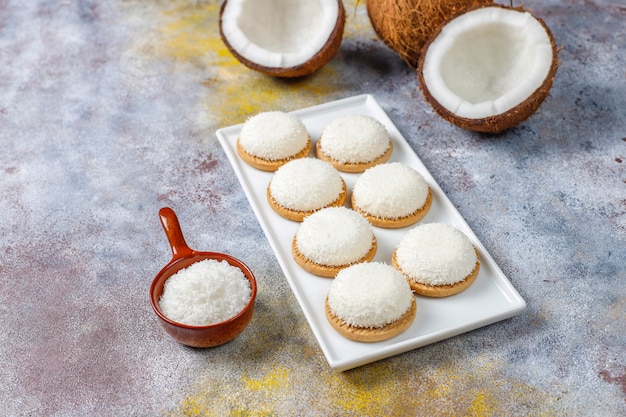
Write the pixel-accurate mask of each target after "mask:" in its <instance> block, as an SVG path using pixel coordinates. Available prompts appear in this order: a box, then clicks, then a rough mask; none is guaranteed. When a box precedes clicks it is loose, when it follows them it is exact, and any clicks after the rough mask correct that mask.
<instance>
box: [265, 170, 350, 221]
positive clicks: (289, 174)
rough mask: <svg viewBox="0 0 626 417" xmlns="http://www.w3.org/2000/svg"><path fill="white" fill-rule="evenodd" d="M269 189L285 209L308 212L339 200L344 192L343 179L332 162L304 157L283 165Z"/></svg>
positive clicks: (275, 174) (273, 178)
mask: <svg viewBox="0 0 626 417" xmlns="http://www.w3.org/2000/svg"><path fill="white" fill-rule="evenodd" d="M269 187H270V192H271V194H272V197H274V199H275V200H276V201H277V202H278V203H279V204H280V205H281V206H283V207H286V208H288V209H292V210H299V211H308V210H315V209H318V208H321V207H324V206H327V205H328V204H330V203H332V202H334V201H336V200H337V199H338V198H339V195H340V194H341V193H342V192H343V180H342V179H341V175H340V174H339V171H337V170H336V169H335V167H333V166H332V165H331V164H330V163H328V162H325V161H322V160H319V159H314V158H300V159H294V160H293V161H290V162H287V163H286V164H285V165H283V166H281V167H280V168H279V169H278V170H277V171H276V172H275V173H274V176H273V177H272V180H271V182H270V185H269Z"/></svg>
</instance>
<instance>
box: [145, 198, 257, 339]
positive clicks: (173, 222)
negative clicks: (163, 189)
mask: <svg viewBox="0 0 626 417" xmlns="http://www.w3.org/2000/svg"><path fill="white" fill-rule="evenodd" d="M159 217H160V219H161V225H162V226H163V230H164V231H165V234H166V235H167V239H168V241H169V243H170V247H171V248H172V260H171V261H170V262H169V263H168V264H167V265H165V267H163V269H161V271H160V272H159V273H158V274H157V275H156V277H155V278H154V280H153V281H152V285H151V286H150V302H151V304H152V308H153V309H154V312H155V313H156V315H157V317H158V319H159V321H160V322H161V325H162V326H163V328H164V329H165V331H166V332H167V333H168V334H169V335H170V336H172V337H173V338H174V339H175V340H177V341H178V342H180V343H182V344H184V345H187V346H191V347H196V348H206V347H213V346H218V345H221V344H224V343H226V342H229V341H231V340H233V339H234V338H235V337H237V336H238V335H239V334H240V333H241V332H242V331H243V330H244V329H245V328H246V326H247V325H248V323H249V322H250V320H251V319H252V313H253V312H254V303H255V300H256V293H257V285H256V279H255V278H254V275H253V274H252V271H250V269H249V268H248V267H247V266H246V265H245V264H244V263H243V262H241V261H240V260H239V259H236V258H234V257H232V256H230V255H227V254H224V253H218V252H197V251H195V250H193V249H190V248H189V246H187V243H186V242H185V239H184V237H183V234H182V231H181V228H180V224H179V222H178V218H177V217H176V213H174V210H172V209H171V208H169V207H164V208H162V209H161V210H159ZM205 259H215V260H217V261H226V262H228V263H229V264H230V265H232V266H235V267H237V268H239V269H241V271H242V272H243V274H244V275H245V277H246V278H247V279H248V281H249V282H250V288H251V290H252V293H251V296H250V300H249V301H248V304H246V306H245V307H244V308H243V310H241V311H240V312H239V313H238V314H236V315H235V316H234V317H231V318H230V319H228V320H225V321H222V322H219V323H215V324H209V325H206V326H190V325H187V324H183V323H178V322H176V321H173V320H170V319H169V318H167V317H166V316H165V315H164V314H163V313H162V312H161V310H160V309H159V299H160V298H161V295H162V294H163V286H164V285H165V281H167V279H168V278H169V277H171V276H172V275H174V274H175V273H177V272H178V271H180V270H181V269H183V268H186V267H188V266H189V265H191V264H193V263H194V262H199V261H203V260H205Z"/></svg>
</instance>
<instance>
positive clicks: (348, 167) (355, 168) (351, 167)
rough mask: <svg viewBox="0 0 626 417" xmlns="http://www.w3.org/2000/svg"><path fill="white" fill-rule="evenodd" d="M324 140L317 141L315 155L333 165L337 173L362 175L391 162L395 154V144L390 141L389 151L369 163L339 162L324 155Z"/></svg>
mask: <svg viewBox="0 0 626 417" xmlns="http://www.w3.org/2000/svg"><path fill="white" fill-rule="evenodd" d="M322 139H323V138H320V140H318V141H317V144H316V145H315V154H316V156H317V158H318V159H321V160H322V161H326V162H329V163H331V164H332V165H333V166H334V167H335V169H336V170H337V171H341V172H351V173H361V172H363V171H365V170H366V169H367V168H371V167H373V166H375V165H378V164H382V163H384V162H387V160H389V158H390V157H391V153H392V152H393V142H392V141H391V140H390V141H389V148H387V150H386V151H385V153H384V154H382V155H381V156H379V157H378V158H376V159H374V160H372V161H369V162H339V161H337V160H336V159H333V158H331V157H330V156H328V155H326V154H325V153H324V151H322V145H321V143H322Z"/></svg>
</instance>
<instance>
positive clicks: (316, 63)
mask: <svg viewBox="0 0 626 417" xmlns="http://www.w3.org/2000/svg"><path fill="white" fill-rule="evenodd" d="M227 3H228V0H225V1H224V2H223V3H222V6H221V7H220V21H219V29H220V38H221V39H222V42H224V45H226V48H227V49H228V50H229V51H230V53H231V54H232V55H233V56H234V57H235V59H236V60H237V61H239V62H240V63H242V64H243V65H245V66H246V67H248V68H250V69H252V70H255V71H258V72H261V73H263V74H266V75H271V76H273V77H281V78H295V77H303V76H306V75H310V74H312V73H314V72H315V71H317V70H318V69H320V68H321V67H323V66H324V65H326V64H327V63H328V62H329V61H330V60H331V59H332V58H333V57H334V56H335V55H336V54H337V52H338V51H339V48H340V46H341V41H342V40H343V30H344V26H345V23H346V11H345V8H344V7H343V2H342V1H341V0H337V5H338V6H339V10H338V12H337V22H336V23H335V28H334V29H333V31H332V32H331V34H330V36H329V37H328V41H327V42H326V43H325V44H324V46H323V47H322V49H320V50H319V51H318V52H317V53H316V54H315V55H313V56H312V57H311V59H309V60H308V61H307V62H305V63H303V64H301V65H297V66H295V67H287V68H275V67H266V66H263V65H259V64H257V63H256V62H252V61H250V60H248V59H246V58H244V57H243V56H241V55H240V54H239V53H238V52H237V50H235V48H233V47H232V46H231V44H230V43H229V42H228V39H227V38H226V36H224V32H223V31H222V15H223V13H224V9H225V8H226V4H227Z"/></svg>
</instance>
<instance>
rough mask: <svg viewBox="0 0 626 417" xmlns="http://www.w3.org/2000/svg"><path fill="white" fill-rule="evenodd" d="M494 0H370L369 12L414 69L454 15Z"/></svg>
mask: <svg viewBox="0 0 626 417" xmlns="http://www.w3.org/2000/svg"><path fill="white" fill-rule="evenodd" d="M492 3H493V0H366V6H367V14H368V15H369V18H370V22H371V23H372V26H373V27H374V30H375V31H376V34H377V35H378V37H379V38H380V39H381V40H382V41H383V42H385V43H386V44H387V45H388V46H389V47H390V48H391V49H393V50H394V51H395V52H396V53H398V55H400V58H402V60H403V61H404V62H406V63H407V64H408V65H410V66H411V67H412V68H417V65H418V62H419V56H420V51H421V50H422V47H423V46H424V44H425V43H426V42H427V41H428V39H429V38H430V37H431V35H432V34H433V33H435V31H436V30H437V28H439V26H440V25H441V24H442V23H443V22H444V21H446V20H448V19H449V18H450V17H452V16H454V15H456V14H457V13H460V12H462V11H463V10H466V9H468V8H471V7H473V6H477V5H481V4H492Z"/></svg>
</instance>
